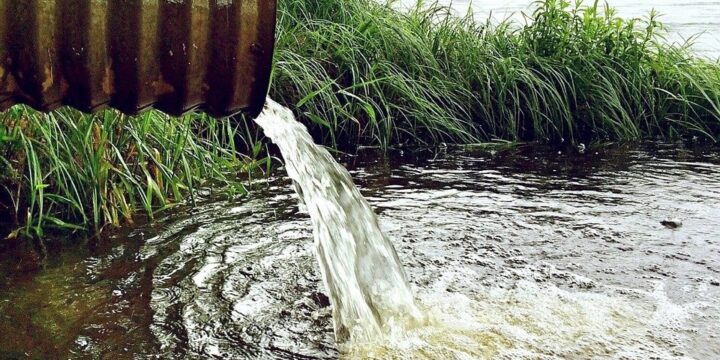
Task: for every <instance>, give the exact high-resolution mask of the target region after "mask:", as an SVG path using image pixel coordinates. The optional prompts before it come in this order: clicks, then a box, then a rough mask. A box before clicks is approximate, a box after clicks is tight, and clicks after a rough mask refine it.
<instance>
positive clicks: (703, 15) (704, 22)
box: [402, 0, 720, 59]
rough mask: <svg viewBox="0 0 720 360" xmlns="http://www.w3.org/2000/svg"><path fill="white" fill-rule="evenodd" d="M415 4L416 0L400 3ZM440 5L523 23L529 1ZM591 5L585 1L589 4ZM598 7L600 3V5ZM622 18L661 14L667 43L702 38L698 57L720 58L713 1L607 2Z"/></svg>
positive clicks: (468, 0)
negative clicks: (667, 32) (668, 33)
mask: <svg viewBox="0 0 720 360" xmlns="http://www.w3.org/2000/svg"><path fill="white" fill-rule="evenodd" d="M402 2H403V3H405V4H415V3H416V0H402ZM440 3H441V4H452V6H453V8H454V9H456V10H457V12H458V13H459V14H464V13H465V12H467V11H468V9H470V10H472V11H473V12H474V13H475V14H476V15H477V17H478V19H481V20H483V21H484V20H485V19H487V17H488V16H490V15H491V14H492V16H493V18H494V19H496V20H502V19H506V18H512V19H514V20H517V21H519V22H521V23H522V22H523V21H524V18H523V14H522V13H523V11H525V12H526V13H527V12H528V11H527V10H528V9H529V8H530V5H531V4H532V3H533V1H532V0H452V1H451V0H440ZM590 3H592V1H585V4H590ZM601 3H603V2H602V1H601ZM607 3H609V4H610V5H611V6H613V7H614V8H616V9H617V10H618V12H619V13H618V15H620V16H622V17H625V18H644V17H647V15H648V14H649V13H650V10H651V9H656V10H657V11H658V12H659V13H660V14H662V18H661V20H662V21H663V22H664V23H665V25H667V26H668V29H669V30H670V36H669V37H668V40H669V41H673V42H679V43H684V42H685V40H687V39H690V38H692V37H694V36H695V35H698V34H701V36H700V37H699V38H697V39H696V41H695V43H696V45H695V47H694V49H695V50H696V51H697V52H698V53H699V54H701V55H703V56H706V57H709V58H713V59H717V58H719V57H720V2H718V1H713V0H693V1H684V0H630V1H628V0H608V1H607Z"/></svg>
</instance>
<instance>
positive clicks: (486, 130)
mask: <svg viewBox="0 0 720 360" xmlns="http://www.w3.org/2000/svg"><path fill="white" fill-rule="evenodd" d="M395 5H397V4H396V3H390V4H381V3H378V2H376V1H374V0H281V1H279V7H280V8H279V24H278V39H277V51H276V57H275V60H274V61H275V63H274V72H273V83H272V88H271V96H272V97H274V98H275V99H277V100H278V101H279V102H281V103H283V104H286V105H288V106H290V107H291V108H293V109H294V110H295V112H296V113H297V114H298V115H299V116H300V119H301V120H303V121H304V122H305V123H307V124H309V125H310V126H311V129H312V131H313V133H314V135H315V136H316V138H317V139H319V140H320V141H321V142H323V143H324V144H327V145H331V146H337V147H343V148H344V147H349V146H353V145H357V144H364V145H376V146H381V147H387V146H393V145H399V144H415V145H432V144H437V143H440V142H451V143H471V142H478V141H485V140H491V139H504V140H510V141H533V140H537V141H543V142H568V143H578V142H584V143H590V142H594V141H606V140H639V139H645V138H656V137H659V138H678V137H697V138H702V139H706V140H708V141H717V140H720V64H718V63H717V62H710V61H708V60H702V59H698V58H696V57H694V56H693V55H692V53H691V51H690V50H689V49H688V47H687V46H680V45H668V44H666V43H665V42H664V40H663V36H664V34H665V30H664V28H663V25H662V24H661V23H660V22H659V21H658V18H657V17H656V16H655V15H654V14H650V15H649V16H648V17H647V18H646V19H640V20H623V19H620V18H617V17H616V16H615V15H614V12H613V11H612V9H610V8H604V7H601V6H599V5H598V3H592V4H589V6H584V5H580V4H570V3H567V2H565V1H560V0H546V1H541V2H538V3H536V4H535V8H534V9H535V10H534V11H532V12H531V13H528V14H529V15H531V18H532V20H531V21H529V22H528V23H527V24H513V23H509V22H505V23H502V24H499V25H498V24H496V25H491V24H489V23H486V22H483V21H482V19H473V18H472V16H470V15H468V16H466V17H453V16H448V11H449V10H448V9H447V8H445V7H442V6H438V5H437V4H435V3H429V2H423V3H419V4H418V6H417V7H415V8H413V9H410V10H409V11H404V12H400V11H396V10H394V8H395V7H396V6H395ZM232 124H239V125H232ZM255 131H256V130H254V129H251V128H250V125H249V124H247V123H246V122H242V121H240V122H231V121H228V120H213V119H209V118H206V117H204V116H202V115H197V114H194V115H188V116H185V117H183V118H179V119H178V118H171V117H167V116H164V115H161V114H159V113H156V112H149V113H146V114H144V115H142V116H140V117H137V118H128V117H125V116H122V115H119V114H117V113H116V112H113V111H106V112H103V113H101V114H97V115H93V116H89V115H82V114H79V113H77V112H74V111H70V110H63V111H59V112H55V113H53V114H50V115H42V114H38V113H35V112H33V111H30V110H28V109H27V108H25V107H16V108H14V109H13V110H11V111H9V112H6V113H4V114H0V219H2V220H0V229H7V231H6V232H12V235H16V234H25V235H29V236H42V235H43V234H44V232H45V231H46V230H48V229H61V230H81V229H94V230H100V229H101V228H102V227H103V226H106V225H108V224H110V225H117V224H121V223H124V222H131V221H132V217H133V215H134V214H137V213H143V214H149V215H151V216H152V214H154V213H156V212H157V211H159V210H162V209H165V208H167V207H170V206H173V205H175V204H179V203H183V202H185V201H188V199H189V200H192V196H193V194H194V192H195V190H197V189H199V188H202V187H206V186H208V185H209V184H215V185H216V187H219V188H231V189H235V190H236V191H240V192H241V191H243V189H242V185H241V183H240V182H238V181H237V174H238V173H239V172H240V173H247V172H251V171H252V170H253V169H254V168H255V167H257V166H258V162H257V161H255V160H252V159H253V158H257V157H258V156H259V155H260V153H259V151H260V147H259V146H261V145H259V143H257V142H256V141H255ZM242 154H247V155H249V157H247V156H245V155H242ZM0 232H1V231H0ZM4 235H5V234H0V237H2V236H4Z"/></svg>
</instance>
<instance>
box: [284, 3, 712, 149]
mask: <svg viewBox="0 0 720 360" xmlns="http://www.w3.org/2000/svg"><path fill="white" fill-rule="evenodd" d="M279 3H280V25H279V35H278V45H277V48H278V49H277V55H276V58H275V71H274V82H273V85H274V86H273V88H272V96H273V97H274V98H276V99H279V100H280V102H281V103H285V104H289V105H291V106H293V107H294V108H295V110H296V112H298V113H299V114H301V115H302V118H303V119H304V120H305V121H306V122H308V123H311V124H314V126H313V130H314V132H315V134H316V135H318V136H319V137H320V138H321V139H322V141H323V142H325V143H328V144H334V145H339V146H342V145H344V144H348V143H350V144H354V143H362V144H372V145H378V146H384V147H386V146H391V145H397V144H400V143H415V144H418V143H419V144H430V145H432V144H435V143H438V142H441V141H444V142H474V141H479V140H480V141H481V140H489V139H505V140H511V141H533V140H539V141H548V142H562V141H569V142H581V141H582V142H593V141H606V140H639V139H643V138H654V137H661V138H675V137H683V136H689V137H692V136H698V137H701V138H704V139H708V140H711V141H717V140H718V139H719V136H720V111H719V109H720V65H719V64H718V63H717V62H710V61H707V60H702V59H698V58H697V57H695V56H693V54H692V52H691V51H690V50H689V44H685V45H682V46H680V45H667V43H666V42H665V41H664V39H663V36H664V35H665V30H664V27H663V25H662V23H661V22H659V18H658V16H657V14H654V13H651V14H649V15H648V17H647V18H645V19H631V20H624V19H621V18H618V17H616V16H615V12H614V10H613V9H612V8H610V7H607V6H602V5H601V4H600V3H598V2H594V3H589V4H587V5H584V4H582V3H581V2H577V3H574V4H572V3H570V2H567V1H562V0H545V1H538V2H536V3H535V4H534V5H533V6H534V8H533V9H534V10H533V9H531V10H529V11H528V12H527V15H529V17H530V18H532V21H529V22H528V23H527V24H516V23H510V22H503V23H501V24H496V25H492V24H490V23H488V22H482V21H478V20H477V19H474V18H473V17H472V16H471V15H468V16H465V17H461V18H459V17H454V16H448V13H449V10H448V8H446V7H442V6H439V5H437V3H434V2H427V1H426V2H420V3H418V5H417V6H416V7H415V8H413V9H411V10H410V11H409V12H398V11H395V10H393V5H394V4H395V5H397V2H390V3H389V4H380V3H378V2H376V1H374V0H295V1H293V0H285V1H280V2H279Z"/></svg>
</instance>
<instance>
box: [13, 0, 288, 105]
mask: <svg viewBox="0 0 720 360" xmlns="http://www.w3.org/2000/svg"><path fill="white" fill-rule="evenodd" d="M275 20H276V0H183V1H178V0H23V1H17V0H0V35H2V36H0V57H1V58H2V59H3V63H2V64H0V97H2V99H1V101H2V105H0V106H3V107H7V106H9V105H12V104H13V103H25V104H28V105H30V106H32V107H34V108H36V109H39V110H43V111H45V110H51V109H52V108H54V107H57V106H58V105H62V104H65V105H70V106H73V107H77V108H79V109H81V110H83V111H94V110H97V109H100V108H102V107H104V106H112V107H116V108H118V109H120V110H122V111H124V112H127V113H135V112H138V111H142V110H143V109H145V108H147V107H149V106H154V107H156V108H158V109H160V110H162V111H165V112H167V113H170V114H173V115H180V114H182V113H183V112H186V111H189V110H193V109H199V110H202V111H206V112H208V113H209V114H210V115H213V116H227V115H231V114H234V113H237V112H245V113H247V114H249V115H256V114H257V113H259V111H260V110H261V109H262V106H263V103H264V100H265V94H266V93H267V89H268V87H269V80H270V72H271V66H272V53H273V47H274V37H275Z"/></svg>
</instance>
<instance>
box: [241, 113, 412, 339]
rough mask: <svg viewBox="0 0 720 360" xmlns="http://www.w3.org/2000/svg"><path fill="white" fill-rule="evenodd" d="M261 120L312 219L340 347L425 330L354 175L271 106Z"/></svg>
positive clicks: (399, 267)
mask: <svg viewBox="0 0 720 360" xmlns="http://www.w3.org/2000/svg"><path fill="white" fill-rule="evenodd" d="M255 121H256V122H257V123H258V124H259V125H260V126H261V127H262V128H263V129H264V131H265V134H266V135H267V136H268V137H270V138H271V139H272V140H273V142H275V143H276V144H277V145H278V147H279V148H280V151H281V152H282V155H283V158H284V159H285V167H286V169H287V173H288V175H289V176H290V178H291V179H293V180H294V181H295V183H296V186H297V190H298V191H297V192H298V195H299V196H300V198H301V199H302V200H303V201H304V203H305V205H306V206H307V210H308V212H309V213H310V218H311V220H312V224H313V230H314V234H315V245H316V255H317V259H318V262H319V263H320V269H321V271H322V275H323V280H324V282H325V287H326V289H327V291H328V293H329V298H330V301H331V303H332V305H333V321H334V325H335V335H336V338H337V340H338V341H339V342H344V341H347V340H353V341H367V340H370V339H377V338H378V337H380V336H382V334H383V333H386V330H387V329H388V328H395V327H397V326H401V327H402V326H411V325H416V324H419V323H422V322H423V318H424V316H423V314H422V313H421V312H420V310H419V309H418V307H417V305H416V304H415V300H414V298H413V293H412V291H411V289H410V285H409V284H408V281H407V278H406V275H405V272H404V270H403V268H402V265H401V263H400V259H399V258H398V256H397V253H396V252H395V249H394V248H393V246H392V244H391V243H390V240H389V239H388V238H387V237H386V236H385V234H383V233H382V231H381V230H380V227H379V225H378V220H377V217H376V216H375V213H374V212H373V210H372V208H371V207H370V205H369V204H368V202H367V200H365V198H363V197H362V195H361V194H360V191H358V189H357V188H356V187H355V184H353V181H352V178H351V176H350V174H349V173H348V171H347V170H346V169H345V168H343V167H342V166H341V165H340V164H338V163H337V162H336V161H335V159H333V157H332V156H331V155H330V153H329V152H328V151H327V150H326V149H324V148H322V147H320V146H318V145H316V144H315V143H314V141H313V140H312V137H311V136H310V134H309V133H308V131H307V128H306V127H305V126H304V125H303V124H301V123H300V122H298V121H296V120H295V117H294V116H293V113H292V111H290V110H289V109H287V108H285V107H283V106H281V105H279V104H277V103H276V102H274V101H272V100H271V99H268V100H267V105H266V107H265V110H264V111H263V113H262V114H261V115H260V116H259V117H258V118H257V119H256V120H255Z"/></svg>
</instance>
